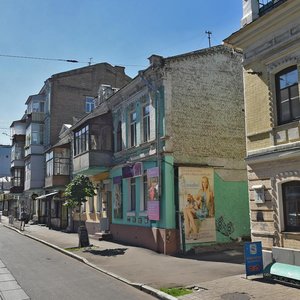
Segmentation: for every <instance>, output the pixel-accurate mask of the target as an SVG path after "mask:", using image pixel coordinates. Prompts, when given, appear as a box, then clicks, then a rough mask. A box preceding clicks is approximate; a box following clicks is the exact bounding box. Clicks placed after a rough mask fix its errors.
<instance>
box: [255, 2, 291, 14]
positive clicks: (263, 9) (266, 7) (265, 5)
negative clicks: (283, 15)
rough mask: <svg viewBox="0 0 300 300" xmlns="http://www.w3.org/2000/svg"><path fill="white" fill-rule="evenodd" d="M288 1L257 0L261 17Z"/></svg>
mask: <svg viewBox="0 0 300 300" xmlns="http://www.w3.org/2000/svg"><path fill="white" fill-rule="evenodd" d="M285 1H287V0H257V2H258V4H259V15H260V16H262V15H264V14H266V13H267V12H269V11H270V10H272V9H273V8H275V7H277V6H278V5H280V4H282V3H283V2H285Z"/></svg>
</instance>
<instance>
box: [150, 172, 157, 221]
mask: <svg viewBox="0 0 300 300" xmlns="http://www.w3.org/2000/svg"><path fill="white" fill-rule="evenodd" d="M158 185H159V168H158V167H155V168H151V169H148V170H147V188H148V201H147V210H148V218H149V220H154V221H159V195H158V189H159V187H158Z"/></svg>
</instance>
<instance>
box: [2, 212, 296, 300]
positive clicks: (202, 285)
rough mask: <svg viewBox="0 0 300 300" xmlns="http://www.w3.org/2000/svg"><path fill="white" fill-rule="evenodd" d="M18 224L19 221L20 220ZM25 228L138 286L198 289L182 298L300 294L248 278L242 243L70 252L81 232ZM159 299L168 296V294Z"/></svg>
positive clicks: (106, 246)
mask: <svg viewBox="0 0 300 300" xmlns="http://www.w3.org/2000/svg"><path fill="white" fill-rule="evenodd" d="M2 224H3V225H6V226H10V225H8V218H6V217H2ZM15 226H16V227H17V226H18V223H17V222H16V223H15ZM21 233H22V234H24V235H26V236H28V237H31V238H34V239H38V240H40V241H44V243H46V244H49V245H50V246H52V247H57V249H58V250H60V251H62V252H64V253H66V254H70V253H71V255H74V256H76V258H77V259H79V260H81V261H83V262H84V263H88V264H90V265H91V266H92V267H95V268H97V269H99V270H101V271H103V272H105V273H108V274H109V275H112V276H114V277H115V278H118V279H120V280H123V281H125V282H127V283H129V284H131V285H133V286H137V287H139V288H141V287H142V286H144V285H145V287H144V288H145V289H146V290H147V289H148V292H149V290H151V287H152V288H154V290H153V293H154V294H155V293H156V294H157V293H158V291H157V289H159V288H161V287H178V286H181V287H182V286H184V287H187V286H188V287H191V288H193V293H192V294H189V295H186V296H183V297H180V299H181V300H196V299H205V300H206V299H224V300H230V299H238V300H248V299H274V300H275V299H297V298H298V297H299V293H300V292H299V289H296V288H292V287H287V286H284V285H281V284H270V283H266V282H263V281H262V280H259V279H252V280H250V279H245V275H244V274H243V273H244V265H243V264H238V263H234V262H235V261H237V258H240V256H241V253H242V252H243V249H242V248H240V249H239V248H236V249H225V250H222V251H220V252H217V253H213V254H208V253H200V254H198V255H193V256H187V257H180V258H179V257H173V256H166V255H163V254H158V253H156V252H153V251H151V250H148V249H144V248H139V247H133V246H128V245H122V244H118V243H114V242H107V241H98V240H94V239H90V243H91V244H93V247H90V248H85V249H80V250H72V251H71V252H69V251H65V250H63V249H66V248H75V247H77V246H78V235H77V234H76V233H63V232H60V231H55V230H49V229H48V228H47V227H44V226H39V225H26V227H25V231H24V232H21ZM160 298H162V299H163V295H161V297H160ZM171 298H172V297H170V299H171ZM165 299H166V298H165Z"/></svg>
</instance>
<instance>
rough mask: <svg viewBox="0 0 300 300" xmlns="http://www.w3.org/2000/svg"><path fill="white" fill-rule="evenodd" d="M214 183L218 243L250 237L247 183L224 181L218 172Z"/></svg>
mask: <svg viewBox="0 0 300 300" xmlns="http://www.w3.org/2000/svg"><path fill="white" fill-rule="evenodd" d="M214 181H215V218H216V230H217V242H218V243H224V242H232V241H236V240H237V239H238V238H241V237H249V236H250V216H249V201H248V184H247V181H224V180H223V179H222V178H221V177H220V176H219V175H218V174H217V173H216V172H215V174H214Z"/></svg>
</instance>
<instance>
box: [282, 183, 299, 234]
mask: <svg viewBox="0 0 300 300" xmlns="http://www.w3.org/2000/svg"><path fill="white" fill-rule="evenodd" d="M282 198H283V213H284V225H285V231H300V181H290V182H286V183H284V184H283V185H282Z"/></svg>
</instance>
